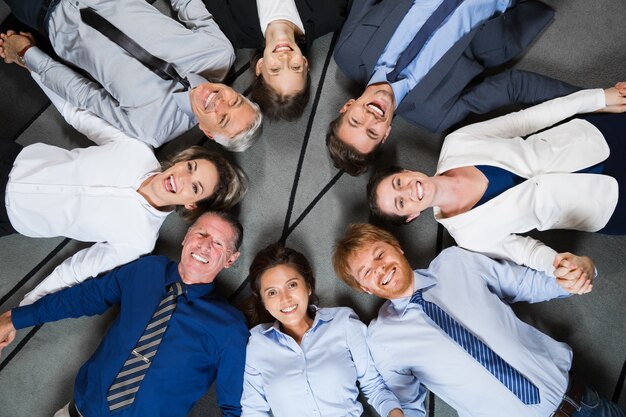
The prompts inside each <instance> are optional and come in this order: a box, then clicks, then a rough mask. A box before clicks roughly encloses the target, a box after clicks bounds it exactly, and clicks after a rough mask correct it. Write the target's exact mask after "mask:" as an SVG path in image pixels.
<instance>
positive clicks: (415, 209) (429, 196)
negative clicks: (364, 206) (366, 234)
mask: <svg viewBox="0 0 626 417" xmlns="http://www.w3.org/2000/svg"><path fill="white" fill-rule="evenodd" d="M434 194H435V185H434V183H433V182H432V181H431V178H430V177H429V176H427V175H426V174H422V173H421V172H417V171H402V172H398V173H396V174H392V175H389V176H388V177H386V178H384V179H383V180H382V181H381V182H380V184H378V187H376V204H377V205H378V208H379V209H380V211H381V212H382V213H385V214H392V215H396V216H402V217H406V218H407V222H410V221H411V220H413V219H414V218H416V217H417V216H419V215H420V213H421V212H422V211H424V210H425V209H427V208H429V207H432V202H433V197H434Z"/></svg>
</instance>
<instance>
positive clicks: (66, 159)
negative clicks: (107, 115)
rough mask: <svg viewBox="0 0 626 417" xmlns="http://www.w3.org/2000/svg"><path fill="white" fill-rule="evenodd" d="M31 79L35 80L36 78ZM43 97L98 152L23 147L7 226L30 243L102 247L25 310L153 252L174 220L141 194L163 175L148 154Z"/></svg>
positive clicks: (81, 255)
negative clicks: (57, 239)
mask: <svg viewBox="0 0 626 417" xmlns="http://www.w3.org/2000/svg"><path fill="white" fill-rule="evenodd" d="M33 78H35V80H36V81H38V77H37V75H36V74H33ZM42 88H44V87H43V86H42ZM44 91H45V92H46V94H48V97H50V99H51V100H52V102H53V103H54V105H55V106H57V108H58V109H59V111H60V112H61V114H62V115H63V117H64V118H65V119H66V120H67V122H68V123H70V124H71V125H72V126H73V127H75V128H76V129H77V130H78V131H80V132H81V133H83V134H84V135H85V136H87V137H88V138H89V139H91V140H92V141H94V142H95V143H96V144H98V145H99V146H90V147H88V148H79V149H73V150H66V149H62V148H59V147H56V146H51V145H46V144H43V143H36V144H33V145H30V146H27V147H25V148H24V149H23V150H22V151H21V152H20V154H19V155H18V156H17V158H16V160H15V163H14V165H13V169H12V170H11V173H10V175H9V181H8V184H7V188H6V196H5V204H6V208H7V213H8V216H9V220H10V221H11V225H12V226H13V228H15V230H17V231H18V232H19V233H21V234H23V235H26V236H31V237H53V236H66V237H69V238H72V239H76V240H79V241H84V242H97V243H96V244H94V245H93V246H91V247H89V248H86V249H83V250H81V251H79V252H77V253H76V254H75V255H74V256H72V257H71V258H69V259H66V260H65V261H64V262H63V263H62V264H61V265H59V266H58V267H56V268H55V269H54V271H53V272H52V273H51V274H50V275H49V276H48V277H47V278H46V279H45V280H44V281H43V282H42V283H41V284H39V285H38V286H37V287H36V288H35V289H34V290H33V291H32V292H31V293H29V294H28V295H27V296H26V298H25V301H24V304H30V303H32V302H34V301H35V300H37V299H38V298H40V297H42V296H44V295H46V294H49V293H51V292H55V291H58V290H59V289H61V288H64V287H68V286H71V285H74V284H76V283H78V282H81V281H83V280H85V279H87V278H89V277H93V276H96V275H98V274H99V273H101V272H104V271H108V270H110V269H112V268H114V267H116V266H119V265H122V264H125V263H127V262H130V261H132V260H135V259H137V258H138V257H139V256H141V255H144V254H146V253H148V252H150V251H151V250H152V249H153V248H154V244H155V242H156V239H157V237H158V233H159V228H160V227H161V224H162V223H163V221H164V220H165V218H166V217H167V215H168V214H169V212H164V211H160V210H157V209H156V208H154V207H152V206H151V205H150V204H149V203H148V202H147V201H146V200H145V199H144V198H143V197H142V196H141V195H140V194H139V193H138V192H137V189H138V188H139V186H140V185H141V184H142V182H143V181H144V180H145V179H146V178H148V177H149V176H150V175H154V174H155V173H157V172H159V171H160V164H159V162H158V161H157V159H156V157H155V156H154V154H153V153H152V150H151V149H150V147H148V146H147V145H146V144H144V143H142V142H139V141H137V140H135V139H132V138H130V137H128V136H126V135H125V134H124V133H122V132H120V131H119V130H118V129H116V128H114V127H113V126H111V125H109V124H108V123H106V122H105V121H104V120H102V119H100V118H98V117H96V116H94V115H93V114H92V113H90V112H88V111H85V110H79V109H77V108H76V107H75V106H73V105H71V104H69V103H68V102H66V101H64V100H63V99H61V98H60V97H58V96H57V95H55V94H54V93H53V92H52V91H50V90H47V89H46V88H44Z"/></svg>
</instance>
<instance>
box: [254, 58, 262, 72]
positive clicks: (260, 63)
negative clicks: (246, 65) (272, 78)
mask: <svg viewBox="0 0 626 417" xmlns="http://www.w3.org/2000/svg"><path fill="white" fill-rule="evenodd" d="M262 67H263V58H259V60H258V61H257V62H256V65H255V66H254V73H255V74H256V76H257V77H258V76H259V75H260V74H261V68H262Z"/></svg>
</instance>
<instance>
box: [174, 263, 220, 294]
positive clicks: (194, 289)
mask: <svg viewBox="0 0 626 417" xmlns="http://www.w3.org/2000/svg"><path fill="white" fill-rule="evenodd" d="M176 282H183V280H182V278H181V277H180V274H179V273H178V264H177V263H176V262H172V263H171V264H170V265H169V266H168V268H167V275H166V277H165V288H168V287H169V286H170V285H172V284H174V283H176ZM213 287H214V284H213V283H210V284H193V285H187V284H185V288H186V289H185V293H184V295H185V298H186V299H187V300H193V299H195V298H200V297H202V296H204V295H208V294H210V293H212V292H213Z"/></svg>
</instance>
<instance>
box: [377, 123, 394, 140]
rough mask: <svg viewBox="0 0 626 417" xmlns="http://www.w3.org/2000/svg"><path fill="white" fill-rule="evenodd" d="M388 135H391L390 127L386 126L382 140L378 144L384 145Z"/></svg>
mask: <svg viewBox="0 0 626 417" xmlns="http://www.w3.org/2000/svg"><path fill="white" fill-rule="evenodd" d="M390 133H391V125H389V126H387V131H386V132H385V136H383V139H382V140H381V141H380V143H385V142H386V141H387V138H388V137H389V134H390Z"/></svg>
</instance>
